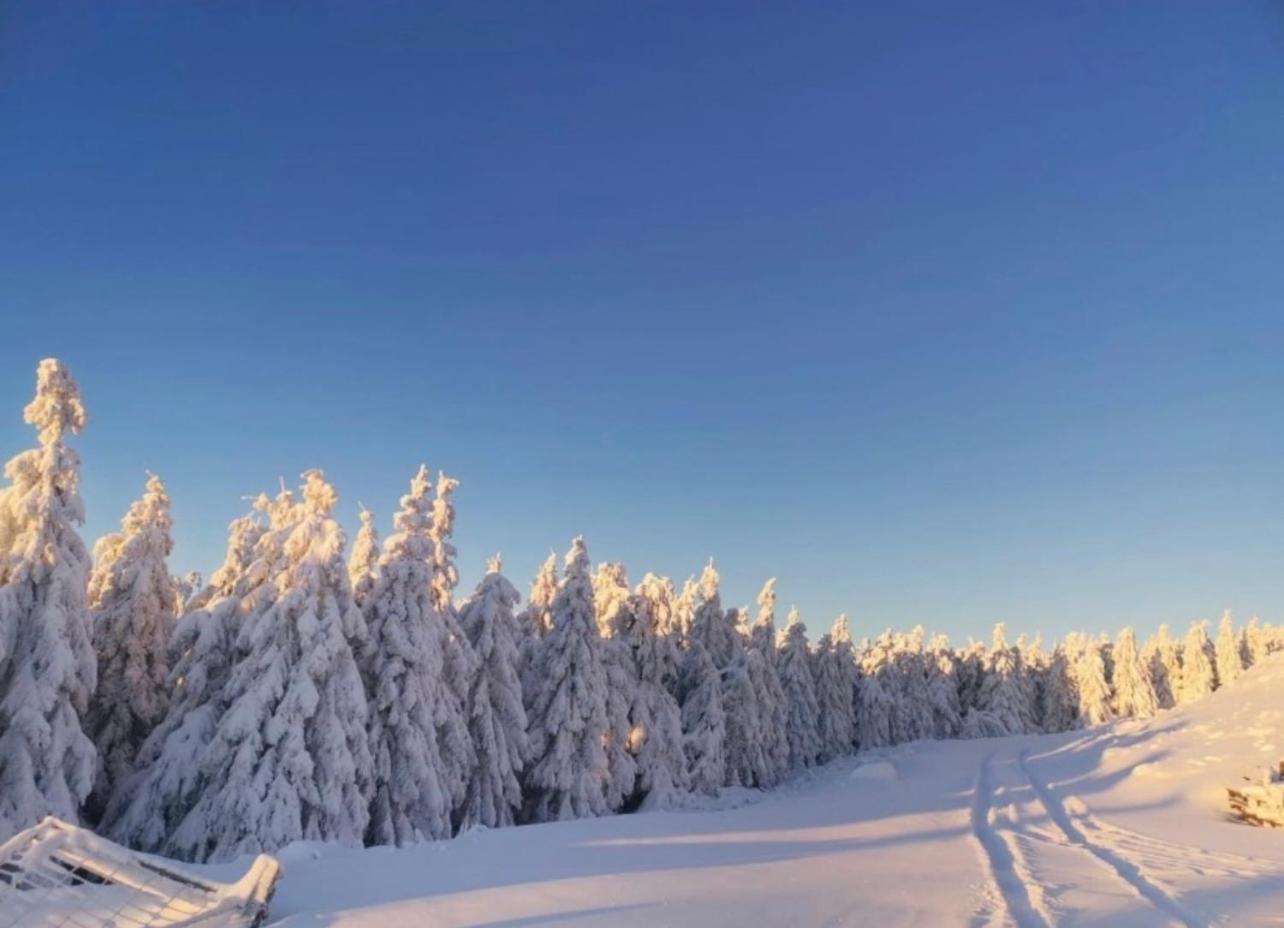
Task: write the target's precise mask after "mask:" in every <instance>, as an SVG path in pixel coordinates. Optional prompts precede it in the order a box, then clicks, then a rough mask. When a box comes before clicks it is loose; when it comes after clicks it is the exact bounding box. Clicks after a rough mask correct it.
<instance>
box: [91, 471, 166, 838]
mask: <svg viewBox="0 0 1284 928" xmlns="http://www.w3.org/2000/svg"><path fill="white" fill-rule="evenodd" d="M172 525H173V523H172V522H171V519H170V514H169V494H167V493H166V492H165V485H164V484H163V483H161V481H160V478H159V477H157V476H155V475H154V474H153V475H151V476H150V477H149V478H148V480H147V489H146V491H145V492H144V493H143V496H142V498H141V499H139V500H138V501H137V502H135V503H134V504H133V505H132V506H130V507H129V511H128V512H127V513H126V514H125V518H124V519H123V520H122V522H121V531H120V533H119V534H118V535H116V536H114V537H115V541H114V542H113V543H111V544H109V545H105V546H98V547H101V548H103V549H104V550H109V551H110V557H107V558H105V559H104V560H102V561H100V562H99V563H98V564H96V565H95V566H94V575H93V579H92V581H91V582H90V587H91V588H92V589H93V591H94V598H93V600H92V602H91V603H90V605H91V612H90V617H91V620H92V622H93V640H94V650H95V651H96V652H97V655H98V691H97V693H96V695H95V697H94V700H93V702H92V703H91V704H90V707H89V715H88V717H87V719H86V724H85V730H86V732H87V733H88V735H89V736H90V738H92V739H93V741H94V744H95V746H96V747H97V749H98V757H99V764H98V776H97V778H96V780H95V784H94V792H93V801H92V802H91V806H92V809H91V812H90V817H91V818H93V819H95V820H96V819H97V818H98V817H99V816H100V815H101V813H102V811H103V808H104V807H105V806H106V803H107V801H108V799H109V798H110V796H111V793H112V790H113V789H115V788H116V787H117V786H118V785H119V784H121V783H123V782H124V781H125V778H126V777H127V776H129V774H130V773H132V772H133V769H134V763H135V759H136V757H137V755H138V751H139V749H140V748H141V747H142V745H143V741H144V740H145V739H146V738H147V736H148V735H150V734H151V732H152V729H154V728H155V727H156V726H157V725H159V724H160V722H161V720H162V719H163V718H164V717H165V711H166V708H167V706H168V678H169V654H168V646H169V638H170V635H171V633H172V632H173V630H174V622H175V614H174V613H175V609H176V608H177V606H178V597H177V596H176V595H175V590H174V583H173V579H172V578H171V577H170V574H169V568H168V566H167V565H166V559H167V558H168V557H169V554H170V551H171V550H172V549H173V547H174V542H173V539H172V538H171V537H170V530H171V528H172Z"/></svg>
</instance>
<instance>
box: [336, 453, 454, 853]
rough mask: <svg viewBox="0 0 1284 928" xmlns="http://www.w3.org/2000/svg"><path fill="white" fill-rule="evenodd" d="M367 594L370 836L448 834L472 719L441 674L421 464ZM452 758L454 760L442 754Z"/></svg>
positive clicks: (399, 840)
mask: <svg viewBox="0 0 1284 928" xmlns="http://www.w3.org/2000/svg"><path fill="white" fill-rule="evenodd" d="M393 526H394V528H395V529H396V532H395V533H394V534H392V535H389V536H388V539H387V541H385V542H384V546H383V552H382V553H381V554H380V556H379V563H378V567H377V570H376V574H377V576H378V579H377V580H376V582H375V585H374V586H373V587H372V588H371V590H370V592H369V594H367V596H366V602H365V608H364V613H365V624H366V627H367V630H368V631H367V636H366V640H365V642H364V644H363V645H362V646H361V647H360V649H359V652H358V653H359V655H360V662H361V669H362V677H363V678H364V680H365V687H366V692H367V694H368V696H369V700H370V720H369V723H368V724H369V732H370V751H371V756H372V758H373V771H374V790H373V795H372V798H371V804H370V821H369V825H368V829H367V835H366V837H367V840H368V841H369V842H370V843H373V844H397V845H405V844H411V843H414V842H416V841H420V840H424V839H434V838H446V837H449V836H450V834H451V828H452V820H451V813H452V811H453V809H454V808H455V806H456V805H457V804H460V803H462V802H463V801H464V797H465V792H466V787H467V785H468V783H469V778H470V776H471V774H472V772H473V768H474V766H475V765H474V763H473V761H474V754H473V741H472V738H471V737H470V736H469V731H468V721H467V718H466V715H465V713H464V710H463V706H462V705H461V704H460V702H459V701H458V699H457V698H456V696H455V694H454V693H453V692H451V690H450V688H449V685H448V682H447V679H446V676H445V667H446V651H447V640H446V639H447V635H448V631H447V628H446V624H445V622H444V621H443V620H442V617H441V614H440V613H439V612H438V611H437V603H438V598H437V596H436V595H435V590H434V587H433V579H434V570H433V551H434V541H433V538H432V536H431V529H432V499H431V484H430V481H429V477H428V470H427V468H425V467H420V468H419V471H418V472H417V473H416V474H415V476H414V477H413V478H412V479H411V481H410V491H409V492H408V493H407V494H406V495H405V496H403V497H401V508H400V510H398V512H397V514H396V515H395V516H394V518H393ZM448 755H451V756H452V757H453V762H451V761H448V760H447V756H448Z"/></svg>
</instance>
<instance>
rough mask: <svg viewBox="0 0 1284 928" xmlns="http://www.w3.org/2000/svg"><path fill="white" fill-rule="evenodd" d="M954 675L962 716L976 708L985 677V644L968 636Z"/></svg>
mask: <svg viewBox="0 0 1284 928" xmlns="http://www.w3.org/2000/svg"><path fill="white" fill-rule="evenodd" d="M958 657H959V659H958V667H957V673H956V676H957V677H958V684H959V705H960V707H961V708H962V711H963V714H964V717H966V716H967V713H968V712H969V711H971V710H972V709H975V708H976V705H977V699H978V698H979V697H980V695H981V682H982V681H983V680H984V679H985V665H986V662H987V660H988V658H989V652H988V651H987V650H986V647H985V644H984V643H982V642H980V641H977V640H975V639H973V638H968V642H967V647H966V648H964V649H963V650H962V651H960V652H959V656H958Z"/></svg>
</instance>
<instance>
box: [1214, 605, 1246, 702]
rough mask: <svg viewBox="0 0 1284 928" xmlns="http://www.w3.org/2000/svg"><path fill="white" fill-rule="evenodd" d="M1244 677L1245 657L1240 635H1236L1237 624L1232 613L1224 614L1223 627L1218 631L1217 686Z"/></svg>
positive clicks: (1227, 611)
mask: <svg viewBox="0 0 1284 928" xmlns="http://www.w3.org/2000/svg"><path fill="white" fill-rule="evenodd" d="M1243 675H1244V655H1243V653H1242V652H1241V648H1240V640H1239V635H1237V634H1235V623H1234V621H1233V620H1232V619H1231V611H1230V610H1229V609H1227V610H1226V611H1225V612H1223V613H1222V621H1221V625H1220V626H1218V629H1217V685H1218V686H1225V685H1226V684H1228V683H1233V682H1234V681H1236V680H1238V679H1239V678H1240V677H1242V676H1243Z"/></svg>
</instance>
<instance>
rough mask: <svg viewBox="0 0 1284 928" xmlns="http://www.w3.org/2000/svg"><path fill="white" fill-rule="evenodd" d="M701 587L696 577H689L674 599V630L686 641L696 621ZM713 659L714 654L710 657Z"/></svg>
mask: <svg viewBox="0 0 1284 928" xmlns="http://www.w3.org/2000/svg"><path fill="white" fill-rule="evenodd" d="M699 595H700V594H699V587H697V586H696V580H695V577H687V579H686V581H685V582H684V583H683V584H682V592H681V593H679V594H678V595H677V597H676V598H675V599H674V600H673V631H674V634H676V635H677V636H678V638H679V639H680V640H681V641H684V642H685V641H686V639H687V636H689V635H690V634H691V625H692V623H693V622H695V610H696V601H697V600H698V599H699ZM710 660H712V656H711V657H710Z"/></svg>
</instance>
